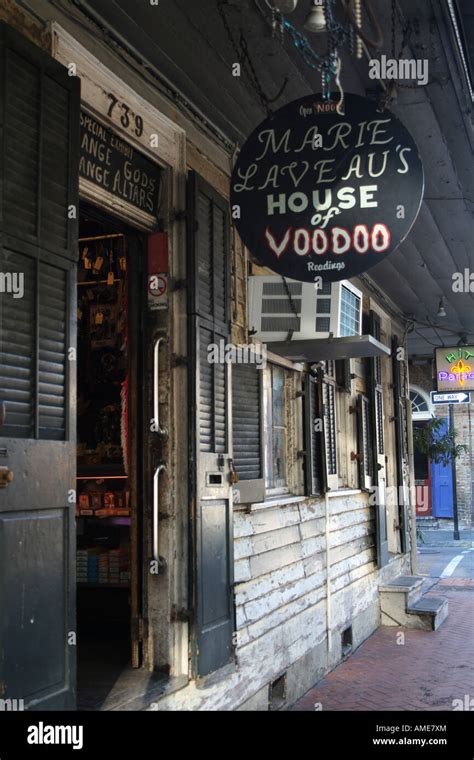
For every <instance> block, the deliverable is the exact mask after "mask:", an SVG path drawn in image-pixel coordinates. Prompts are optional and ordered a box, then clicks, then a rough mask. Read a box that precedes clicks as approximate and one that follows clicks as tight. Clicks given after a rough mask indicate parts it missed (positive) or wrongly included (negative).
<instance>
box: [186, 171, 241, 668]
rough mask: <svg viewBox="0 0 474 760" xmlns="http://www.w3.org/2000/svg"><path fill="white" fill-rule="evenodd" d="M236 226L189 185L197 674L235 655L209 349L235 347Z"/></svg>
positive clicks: (228, 513)
mask: <svg viewBox="0 0 474 760" xmlns="http://www.w3.org/2000/svg"><path fill="white" fill-rule="evenodd" d="M229 241H230V223H229V213H228V208H227V203H226V201H225V200H224V199H223V198H222V197H221V196H220V195H219V194H218V193H217V192H216V191H215V190H214V189H213V188H212V187H210V186H209V185H208V184H207V183H206V182H204V180H202V179H201V178H200V177H199V176H198V175H196V174H194V173H191V174H190V176H189V182H188V270H189V274H188V282H189V288H188V299H189V300H188V315H189V327H190V330H189V336H190V337H189V341H190V368H189V369H190V391H191V392H190V417H191V419H190V423H191V425H190V462H191V492H192V494H193V499H192V501H193V505H194V507H193V514H192V518H193V528H194V530H193V538H194V547H195V551H194V557H193V559H194V561H193V571H194V584H193V588H194V605H195V611H196V615H195V630H194V633H195V635H194V646H193V653H194V657H193V663H194V665H193V666H194V671H195V673H196V674H197V675H200V676H203V675H206V674H207V673H210V672H211V671H214V670H217V669H218V668H219V667H222V666H223V665H225V664H226V663H227V662H229V661H230V660H231V659H232V657H233V644H232V636H233V631H234V630H235V625H234V604H233V543H232V508H231V505H232V499H231V485H230V453H229V452H230V429H229V417H230V415H229V403H230V393H229V385H230V367H229V364H228V363H227V362H220V361H210V360H209V359H210V353H209V349H210V347H211V346H213V347H214V350H216V349H217V350H220V348H221V347H222V350H225V347H226V345H227V344H228V343H229V342H230V338H231V334H230V296H231V291H230V251H229Z"/></svg>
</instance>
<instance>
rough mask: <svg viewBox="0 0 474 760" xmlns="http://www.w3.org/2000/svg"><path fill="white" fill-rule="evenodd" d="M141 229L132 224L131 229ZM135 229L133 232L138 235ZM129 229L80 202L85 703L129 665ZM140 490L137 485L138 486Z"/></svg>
mask: <svg viewBox="0 0 474 760" xmlns="http://www.w3.org/2000/svg"><path fill="white" fill-rule="evenodd" d="M132 234H133V233H132ZM136 234H137V233H135V235H136ZM130 240H131V236H130V232H129V231H128V230H125V229H124V228H123V226H122V225H121V224H120V223H119V222H117V221H115V220H114V219H112V218H110V217H105V216H104V215H103V214H101V213H100V212H99V211H98V210H95V209H94V208H93V207H87V206H85V205H84V206H82V207H81V213H80V227H79V265H78V285H77V291H78V292H77V325H78V362H77V504H76V536H77V556H76V575H77V661H78V707H79V709H90V710H94V709H100V707H101V705H102V704H103V702H104V700H105V699H106V698H107V696H108V695H109V693H110V689H111V687H112V685H113V684H114V682H115V680H116V679H117V677H118V675H119V674H120V673H122V672H123V670H124V669H126V668H128V667H131V605H132V591H133V589H132V571H131V568H132V561H131V559H132V552H133V534H132V524H133V520H134V519H136V517H137V515H136V513H135V510H136V506H137V505H136V503H135V500H136V498H137V496H136V493H133V480H132V479H131V467H132V466H133V465H132V461H133V457H132V455H131V451H130V431H129V409H130V406H129V405H130V371H131V352H130V338H131V325H130V318H129V300H128V299H129V297H130V288H129V266H130V252H129V243H130ZM135 490H136V489H135Z"/></svg>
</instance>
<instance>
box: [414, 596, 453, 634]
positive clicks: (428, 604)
mask: <svg viewBox="0 0 474 760" xmlns="http://www.w3.org/2000/svg"><path fill="white" fill-rule="evenodd" d="M448 612H449V608H448V600H447V599H443V598H442V597H438V596H424V597H422V598H421V599H419V600H418V601H417V602H415V603H414V604H410V605H409V606H408V607H407V613H408V615H412V616H414V617H415V618H416V620H415V621H414V622H416V623H418V625H415V626H414V627H415V628H421V629H423V630H425V631H436V629H437V628H439V626H440V625H441V623H442V622H443V621H444V620H446V618H447V617H448Z"/></svg>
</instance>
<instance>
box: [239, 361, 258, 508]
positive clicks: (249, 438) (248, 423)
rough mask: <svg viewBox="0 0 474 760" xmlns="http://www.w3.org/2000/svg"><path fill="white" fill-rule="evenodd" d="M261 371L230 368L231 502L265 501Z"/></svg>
mask: <svg viewBox="0 0 474 760" xmlns="http://www.w3.org/2000/svg"><path fill="white" fill-rule="evenodd" d="M261 379H262V370H259V369H257V367H256V366H255V365H254V364H236V365H234V366H233V367H232V453H233V461H234V468H235V471H236V473H237V475H238V478H239V480H238V483H236V485H235V486H234V501H235V500H236V496H235V494H236V493H237V499H238V501H239V502H240V503H244V504H245V503H248V502H258V501H262V500H263V499H264V498H265V479H264V477H263V456H262V383H261Z"/></svg>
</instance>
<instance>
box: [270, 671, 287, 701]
mask: <svg viewBox="0 0 474 760" xmlns="http://www.w3.org/2000/svg"><path fill="white" fill-rule="evenodd" d="M285 702H286V673H283V675H281V676H279V678H277V679H276V680H275V681H273V682H272V683H271V684H270V686H269V687H268V707H269V709H270V710H281V708H282V707H284V705H285Z"/></svg>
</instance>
